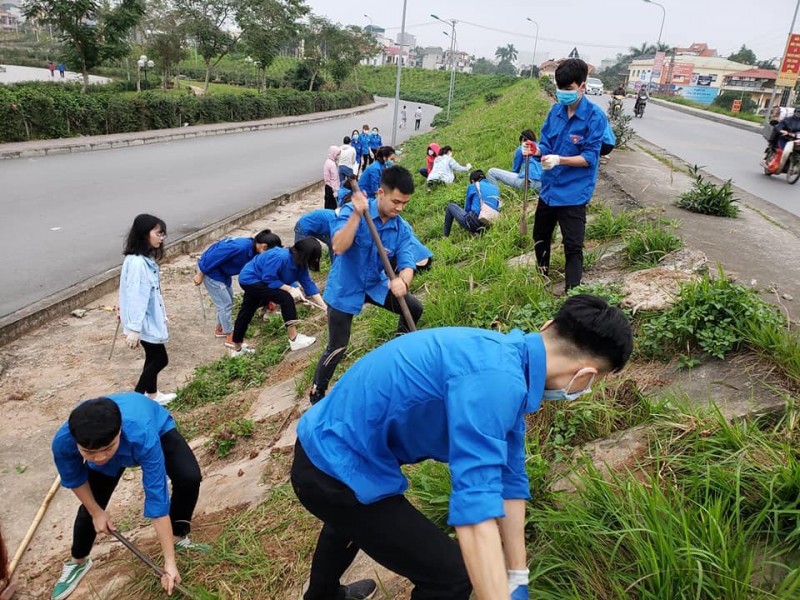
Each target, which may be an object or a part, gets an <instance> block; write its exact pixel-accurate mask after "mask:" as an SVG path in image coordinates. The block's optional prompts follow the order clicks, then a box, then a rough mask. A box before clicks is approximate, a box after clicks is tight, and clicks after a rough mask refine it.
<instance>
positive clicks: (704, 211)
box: [675, 165, 739, 218]
mask: <svg viewBox="0 0 800 600" xmlns="http://www.w3.org/2000/svg"><path fill="white" fill-rule="evenodd" d="M689 175H691V176H692V177H693V178H694V183H693V184H692V189H691V190H689V191H688V192H685V193H683V194H681V197H680V198H679V199H678V200H677V201H676V202H675V205H676V206H678V207H679V208H684V209H686V210H690V211H692V212H696V213H699V214H701V215H713V216H715V217H731V218H732V217H735V216H737V215H738V214H739V207H738V206H736V202H738V199H736V198H734V196H733V189H732V184H731V180H730V179H729V180H728V181H726V182H725V183H724V184H723V185H721V186H720V185H716V184H715V183H712V182H710V181H707V180H706V179H705V178H704V177H703V175H702V173H701V172H700V167H698V166H697V165H694V166H693V167H691V168H690V169H689Z"/></svg>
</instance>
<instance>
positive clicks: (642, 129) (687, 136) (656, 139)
mask: <svg viewBox="0 0 800 600" xmlns="http://www.w3.org/2000/svg"><path fill="white" fill-rule="evenodd" d="M587 97H588V98H589V99H590V100H592V101H593V102H596V103H597V104H599V105H600V106H601V107H602V108H603V109H604V110H605V109H606V108H607V107H608V100H609V96H607V95H604V96H587ZM633 104H634V100H633V99H627V100H625V110H626V111H627V112H628V113H629V114H633ZM632 124H633V128H634V129H635V130H636V133H637V134H638V135H639V136H641V137H642V138H644V139H645V140H647V141H649V142H651V143H653V144H655V145H656V146H659V147H661V148H664V149H666V150H667V151H669V152H670V153H672V154H674V155H675V156H677V157H679V158H681V159H682V160H684V161H686V162H687V163H689V164H690V165H695V164H696V165H699V166H701V167H703V168H704V169H705V170H706V171H707V172H709V173H711V174H712V175H715V176H716V177H719V178H720V179H722V180H728V179H732V180H733V183H734V185H736V186H737V187H739V188H741V189H743V190H745V191H747V192H749V193H750V194H753V195H754V196H758V197H759V198H762V199H764V200H766V201H768V202H771V203H772V204H774V205H775V206H778V207H780V208H783V209H784V210H787V211H789V212H790V213H792V214H795V215H800V186H794V185H789V184H787V183H786V176H785V175H783V176H780V177H767V176H766V175H764V171H763V169H762V168H761V166H760V165H759V163H760V162H761V160H762V158H763V156H764V149H765V148H766V141H765V139H764V138H763V137H762V136H761V134H760V133H757V132H755V131H745V130H742V129H739V128H736V127H731V126H730V125H728V124H724V123H717V122H713V121H710V120H708V119H705V118H701V117H698V116H694V115H691V114H687V113H685V112H682V111H679V110H675V109H673V108H668V107H665V106H658V105H656V104H654V103H652V102H650V103H648V105H647V108H646V110H645V113H644V117H643V118H642V119H637V118H634V119H633V123H632Z"/></svg>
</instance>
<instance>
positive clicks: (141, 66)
mask: <svg viewBox="0 0 800 600" xmlns="http://www.w3.org/2000/svg"><path fill="white" fill-rule="evenodd" d="M155 66H156V63H154V62H153V61H152V60H148V59H147V55H146V54H142V55H141V56H140V57H139V60H138V61H136V67H137V68H136V91H137V92H141V91H142V76H141V71H142V70H143V71H144V83H145V87H147V69H152V68H153V67H155Z"/></svg>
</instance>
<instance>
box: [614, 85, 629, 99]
mask: <svg viewBox="0 0 800 600" xmlns="http://www.w3.org/2000/svg"><path fill="white" fill-rule="evenodd" d="M626 94H627V92H626V91H625V84H624V83H620V84H619V85H618V86H617V89H615V90H614V93H613V94H611V95H612V96H622V97H623V98H624V97H625V95H626Z"/></svg>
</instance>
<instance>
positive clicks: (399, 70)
mask: <svg viewBox="0 0 800 600" xmlns="http://www.w3.org/2000/svg"><path fill="white" fill-rule="evenodd" d="M407 4H408V0H403V21H402V22H401V23H400V54H399V55H398V57H397V80H396V81H395V84H394V119H393V121H392V146H393V147H394V145H395V143H396V142H397V113H398V112H399V111H400V74H401V73H402V69H403V46H404V44H405V41H406V6H407Z"/></svg>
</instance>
